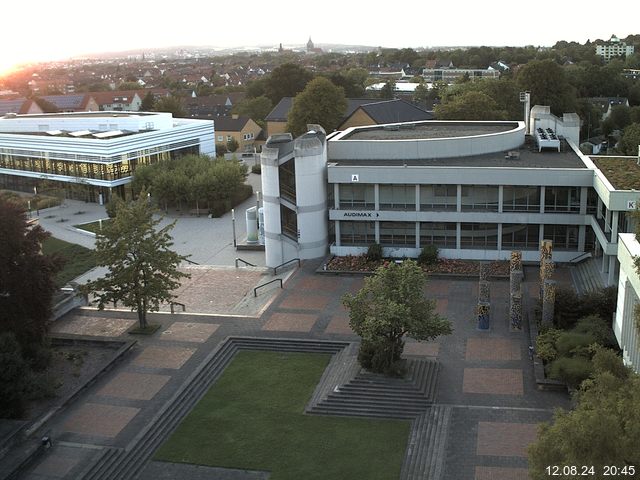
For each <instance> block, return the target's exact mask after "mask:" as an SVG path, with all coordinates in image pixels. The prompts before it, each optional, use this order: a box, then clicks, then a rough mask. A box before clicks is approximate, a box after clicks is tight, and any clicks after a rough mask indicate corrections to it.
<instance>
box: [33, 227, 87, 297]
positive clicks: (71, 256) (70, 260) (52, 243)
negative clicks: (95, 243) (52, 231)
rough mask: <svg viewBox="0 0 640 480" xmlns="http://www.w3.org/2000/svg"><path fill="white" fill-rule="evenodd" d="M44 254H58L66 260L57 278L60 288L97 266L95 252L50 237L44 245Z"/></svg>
mask: <svg viewBox="0 0 640 480" xmlns="http://www.w3.org/2000/svg"><path fill="white" fill-rule="evenodd" d="M42 253H44V254H45V255H53V254H56V253H57V254H58V255H60V256H61V257H62V258H63V259H64V260H65V263H64V265H63V267H62V270H61V271H60V272H59V273H58V275H57V277H56V283H57V284H58V285H59V286H63V285H64V284H65V283H67V282H68V281H69V280H73V279H74V278H76V277H77V276H79V275H82V274H83V273H84V272H86V271H87V270H90V269H92V268H93V267H95V266H96V258H95V253H94V251H93V250H89V249H88V248H84V247H82V246H80V245H76V244H74V243H69V242H65V241H64V240H60V239H58V238H54V237H49V238H47V239H46V240H45V241H44V242H43V243H42Z"/></svg>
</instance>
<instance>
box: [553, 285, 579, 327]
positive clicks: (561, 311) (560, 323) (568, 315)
mask: <svg viewBox="0 0 640 480" xmlns="http://www.w3.org/2000/svg"><path fill="white" fill-rule="evenodd" d="M581 300H582V299H581V298H580V295H578V294H577V293H576V292H575V291H574V290H573V289H572V288H568V287H558V288H557V289H556V301H555V305H554V312H553V323H554V324H555V325H556V326H557V327H558V328H561V329H563V330H567V329H569V328H571V327H573V326H574V325H575V323H576V322H577V321H578V318H580V317H581V316H582V315H581V313H580V312H581V310H582V301H581Z"/></svg>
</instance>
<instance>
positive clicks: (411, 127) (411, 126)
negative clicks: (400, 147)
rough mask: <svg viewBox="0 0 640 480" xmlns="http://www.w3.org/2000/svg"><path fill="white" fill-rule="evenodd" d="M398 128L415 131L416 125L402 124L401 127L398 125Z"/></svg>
mask: <svg viewBox="0 0 640 480" xmlns="http://www.w3.org/2000/svg"><path fill="white" fill-rule="evenodd" d="M400 128H401V129H402V130H415V129H416V124H415V123H403V124H402V125H400Z"/></svg>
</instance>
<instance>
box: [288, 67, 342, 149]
mask: <svg viewBox="0 0 640 480" xmlns="http://www.w3.org/2000/svg"><path fill="white" fill-rule="evenodd" d="M346 109H347V100H346V98H345V96H344V90H343V89H342V88H341V87H336V86H335V85H334V84H333V83H331V82H330V81H329V80H327V79H326V78H324V77H318V78H315V79H314V80H312V81H311V82H309V84H308V85H307V86H306V88H305V89H304V91H303V92H302V93H300V94H299V95H298V96H297V97H296V98H295V99H294V101H293V107H292V108H291V111H290V112H289V121H288V122H287V129H288V131H289V132H291V133H292V134H293V136H294V137H296V136H298V135H302V134H303V133H304V132H306V131H307V124H310V123H313V124H318V125H321V126H322V127H323V128H324V129H325V130H326V131H327V132H332V131H333V130H334V129H336V128H337V127H338V126H339V125H340V122H341V121H342V119H343V117H344V113H345V111H346Z"/></svg>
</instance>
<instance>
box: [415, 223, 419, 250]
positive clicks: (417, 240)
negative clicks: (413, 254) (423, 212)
mask: <svg viewBox="0 0 640 480" xmlns="http://www.w3.org/2000/svg"><path fill="white" fill-rule="evenodd" d="M416 248H420V222H416Z"/></svg>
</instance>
